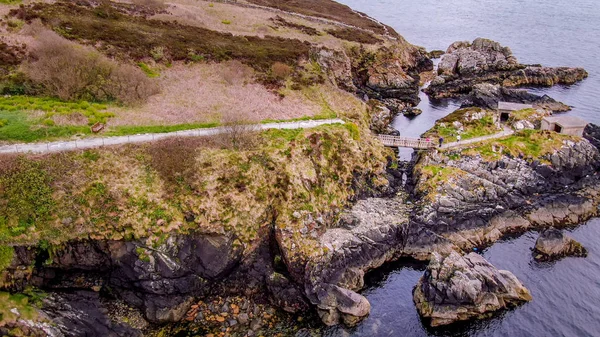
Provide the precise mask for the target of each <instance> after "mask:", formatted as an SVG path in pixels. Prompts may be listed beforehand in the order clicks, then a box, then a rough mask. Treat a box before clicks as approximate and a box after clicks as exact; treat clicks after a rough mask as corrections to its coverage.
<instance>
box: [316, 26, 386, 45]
mask: <svg viewBox="0 0 600 337" xmlns="http://www.w3.org/2000/svg"><path fill="white" fill-rule="evenodd" d="M326 32H327V33H329V34H331V35H333V36H335V37H337V38H338V39H342V40H346V41H351V42H358V43H365V44H377V43H382V42H383V40H381V39H378V38H376V37H375V36H374V35H373V34H371V33H369V32H365V31H364V30H360V29H356V28H338V29H328V30H326Z"/></svg>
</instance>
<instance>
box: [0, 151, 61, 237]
mask: <svg viewBox="0 0 600 337" xmlns="http://www.w3.org/2000/svg"><path fill="white" fill-rule="evenodd" d="M17 167H18V169H17V168H16V167H13V168H10V167H9V168H8V169H7V170H6V171H5V172H0V186H2V190H0V199H2V200H6V203H5V204H0V241H3V240H5V239H7V238H9V237H15V236H19V235H21V234H24V233H26V232H27V230H29V229H30V228H31V227H34V226H38V227H39V223H40V222H43V221H45V220H48V217H49V215H50V213H51V212H52V211H53V209H54V201H53V199H52V188H51V187H50V182H51V181H52V179H51V177H50V175H49V174H48V172H47V171H46V170H45V169H44V168H43V167H41V165H40V163H39V162H35V161H32V160H29V159H26V158H25V157H19V158H18V159H17Z"/></svg>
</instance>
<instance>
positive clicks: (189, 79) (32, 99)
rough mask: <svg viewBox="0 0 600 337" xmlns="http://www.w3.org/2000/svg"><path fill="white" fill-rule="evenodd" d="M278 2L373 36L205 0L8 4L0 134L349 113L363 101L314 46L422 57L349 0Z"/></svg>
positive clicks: (53, 134) (24, 138)
mask: <svg viewBox="0 0 600 337" xmlns="http://www.w3.org/2000/svg"><path fill="white" fill-rule="evenodd" d="M280 4H285V6H292V7H293V10H294V11H296V12H298V13H303V14H310V13H309V12H311V13H312V12H314V13H313V14H315V15H316V14H318V13H316V12H319V13H321V14H320V15H319V16H320V17H323V15H325V16H330V18H331V19H332V20H336V21H341V22H345V23H348V24H354V25H356V26H360V27H362V28H365V29H369V30H371V31H372V32H373V33H370V32H368V31H364V30H356V29H353V28H344V27H340V26H339V25H336V24H328V23H324V22H314V21H311V20H307V19H303V18H301V17H298V16H294V15H288V14H284V13H274V12H272V11H268V10H262V9H258V8H248V7H244V6H238V5H236V4H228V3H210V2H205V1H196V0H174V1H172V2H169V3H168V4H167V3H165V2H163V1H160V0H157V1H133V3H121V2H114V1H108V0H102V1H88V0H83V1H78V2H72V1H57V2H50V1H42V2H36V3H31V4H27V5H18V4H8V5H6V4H4V5H1V4H0V12H2V13H5V14H6V15H7V16H6V18H5V19H4V25H3V26H0V37H1V39H0V40H1V41H0V70H1V71H0V93H2V94H4V95H5V96H4V97H3V98H2V99H1V100H0V143H4V144H5V143H11V142H32V141H45V140H57V139H67V138H71V137H85V136H90V135H91V131H90V129H89V126H90V125H93V124H94V123H97V122H100V123H104V124H106V128H105V129H104V131H103V132H104V134H105V135H121V134H131V133H136V132H164V131H169V130H182V129H187V128H197V127H203V126H215V125H219V124H222V123H223V122H227V121H231V120H235V121H244V122H252V123H259V122H262V121H274V120H276V121H280V120H290V119H306V118H325V117H336V116H337V117H344V116H347V114H348V111H349V110H351V109H353V106H356V105H359V104H360V103H359V100H358V99H356V98H354V97H352V95H351V94H352V93H350V94H349V93H346V92H344V91H342V90H341V89H339V88H337V87H336V86H335V83H334V82H335V81H329V80H328V77H329V76H331V74H330V73H328V72H331V71H336V70H332V69H329V67H328V68H327V69H324V68H323V67H322V66H321V65H320V64H318V63H316V62H315V60H314V59H313V57H312V56H311V55H313V54H312V53H313V51H314V50H318V49H319V48H326V49H333V50H338V51H341V52H342V53H344V52H347V53H348V55H350V56H351V57H355V55H354V54H353V53H350V52H348V51H350V50H358V49H360V50H364V51H365V52H370V51H375V50H377V49H379V48H382V47H386V48H388V49H389V48H391V50H395V53H398V58H399V59H401V62H402V64H406V65H407V66H408V65H409V64H410V63H411V62H412V61H413V60H411V55H412V54H411V53H412V51H414V50H415V47H413V46H411V45H410V44H407V43H406V42H405V41H404V40H399V41H396V42H394V41H391V40H388V39H387V38H385V37H383V36H380V35H378V34H380V33H383V32H384V30H382V29H381V27H382V26H381V25H379V24H376V23H375V22H374V21H372V20H370V19H367V18H365V17H363V16H361V15H358V14H356V13H354V12H353V11H351V10H350V9H349V8H347V7H346V6H343V5H339V4H337V3H335V2H330V1H326V2H320V3H319V6H322V7H323V8H320V7H319V8H320V9H319V8H316V7H313V5H315V4H313V3H300V2H285V3H283V2H282V3H280ZM263 5H269V6H270V5H273V4H263ZM288 9H292V8H288ZM361 45H362V47H361V48H357V47H359V46H361ZM388 49H386V50H388ZM342 55H343V54H342ZM349 105H350V107H348V106H349Z"/></svg>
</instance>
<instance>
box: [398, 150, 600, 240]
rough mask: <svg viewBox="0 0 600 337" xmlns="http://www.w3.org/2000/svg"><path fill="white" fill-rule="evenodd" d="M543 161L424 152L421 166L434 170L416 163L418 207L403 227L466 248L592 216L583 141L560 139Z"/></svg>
mask: <svg viewBox="0 0 600 337" xmlns="http://www.w3.org/2000/svg"><path fill="white" fill-rule="evenodd" d="M496 151H500V149H499V148H497V149H496ZM454 156H456V157H454ZM546 160H547V162H546V163H541V162H540V161H539V160H526V159H525V158H519V157H512V156H508V155H502V156H500V157H499V158H498V159H496V160H486V159H484V158H482V157H481V156H478V155H475V156H473V155H461V154H459V153H457V154H451V155H450V157H448V156H446V155H441V154H438V155H436V154H434V153H431V154H428V155H426V156H425V157H423V158H421V165H426V166H428V167H439V168H440V169H439V170H440V172H441V173H440V175H439V176H438V178H431V177H429V176H423V173H422V171H421V170H422V167H423V166H420V165H417V167H416V172H415V177H416V179H417V181H416V186H417V187H416V188H417V191H418V193H420V194H421V204H422V206H421V207H420V208H418V209H419V211H418V212H416V214H415V215H414V217H413V219H412V220H413V221H412V222H411V226H414V227H415V228H420V229H428V230H429V231H431V232H432V233H436V236H432V237H431V238H430V239H431V241H432V242H434V241H438V240H439V237H438V236H442V237H444V238H446V239H448V240H449V241H450V242H452V243H453V244H456V245H458V246H460V247H461V248H464V249H471V248H473V247H478V246H485V245H487V244H489V243H491V242H494V241H496V240H498V239H499V238H500V237H502V236H503V235H504V234H506V233H511V232H523V231H525V230H526V229H528V228H531V227H535V226H537V227H550V226H561V225H567V224H577V223H580V222H582V221H584V220H586V219H588V218H589V217H591V216H593V215H595V214H596V212H597V209H596V205H597V204H598V202H599V201H600V200H599V198H598V190H599V186H600V185H599V182H598V173H597V172H598V167H599V165H600V154H599V153H598V150H597V149H596V148H595V147H594V146H592V144H590V143H589V142H588V141H586V140H581V141H579V142H572V141H565V142H564V143H563V144H562V147H561V148H559V149H557V151H556V152H554V153H550V154H548V155H546ZM430 179H434V181H437V182H436V183H435V184H431V183H430ZM413 223H414V225H413ZM411 228H412V227H411ZM407 241H408V242H410V241H411V238H408V239H407Z"/></svg>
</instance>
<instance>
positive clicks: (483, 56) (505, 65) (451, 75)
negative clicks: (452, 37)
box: [425, 38, 588, 98]
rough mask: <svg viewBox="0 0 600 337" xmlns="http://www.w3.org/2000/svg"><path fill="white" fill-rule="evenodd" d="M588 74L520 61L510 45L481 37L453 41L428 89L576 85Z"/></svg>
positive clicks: (454, 91)
mask: <svg viewBox="0 0 600 337" xmlns="http://www.w3.org/2000/svg"><path fill="white" fill-rule="evenodd" d="M587 76H588V74H587V72H586V71H585V70H584V69H582V68H567V67H558V68H552V67H542V66H539V65H524V64H520V63H519V62H518V61H517V58H516V57H515V56H514V55H513V53H512V51H511V50H510V48H508V47H504V46H502V45H500V44H499V43H498V42H495V41H492V40H488V39H483V38H478V39H475V41H473V43H469V42H467V41H459V42H454V43H453V44H452V45H451V46H450V47H449V48H448V50H447V51H446V54H445V55H444V56H443V57H442V59H441V61H440V63H439V65H438V76H437V77H436V78H435V79H434V80H433V81H432V82H431V85H430V86H429V87H427V88H426V89H425V92H427V94H429V95H430V96H432V97H434V98H442V97H460V96H464V95H467V94H469V92H471V90H472V89H473V86H474V85H476V84H479V83H491V84H499V85H502V86H504V87H518V86H553V85H556V84H573V83H575V82H578V81H581V80H583V79H584V78H586V77H587Z"/></svg>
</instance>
